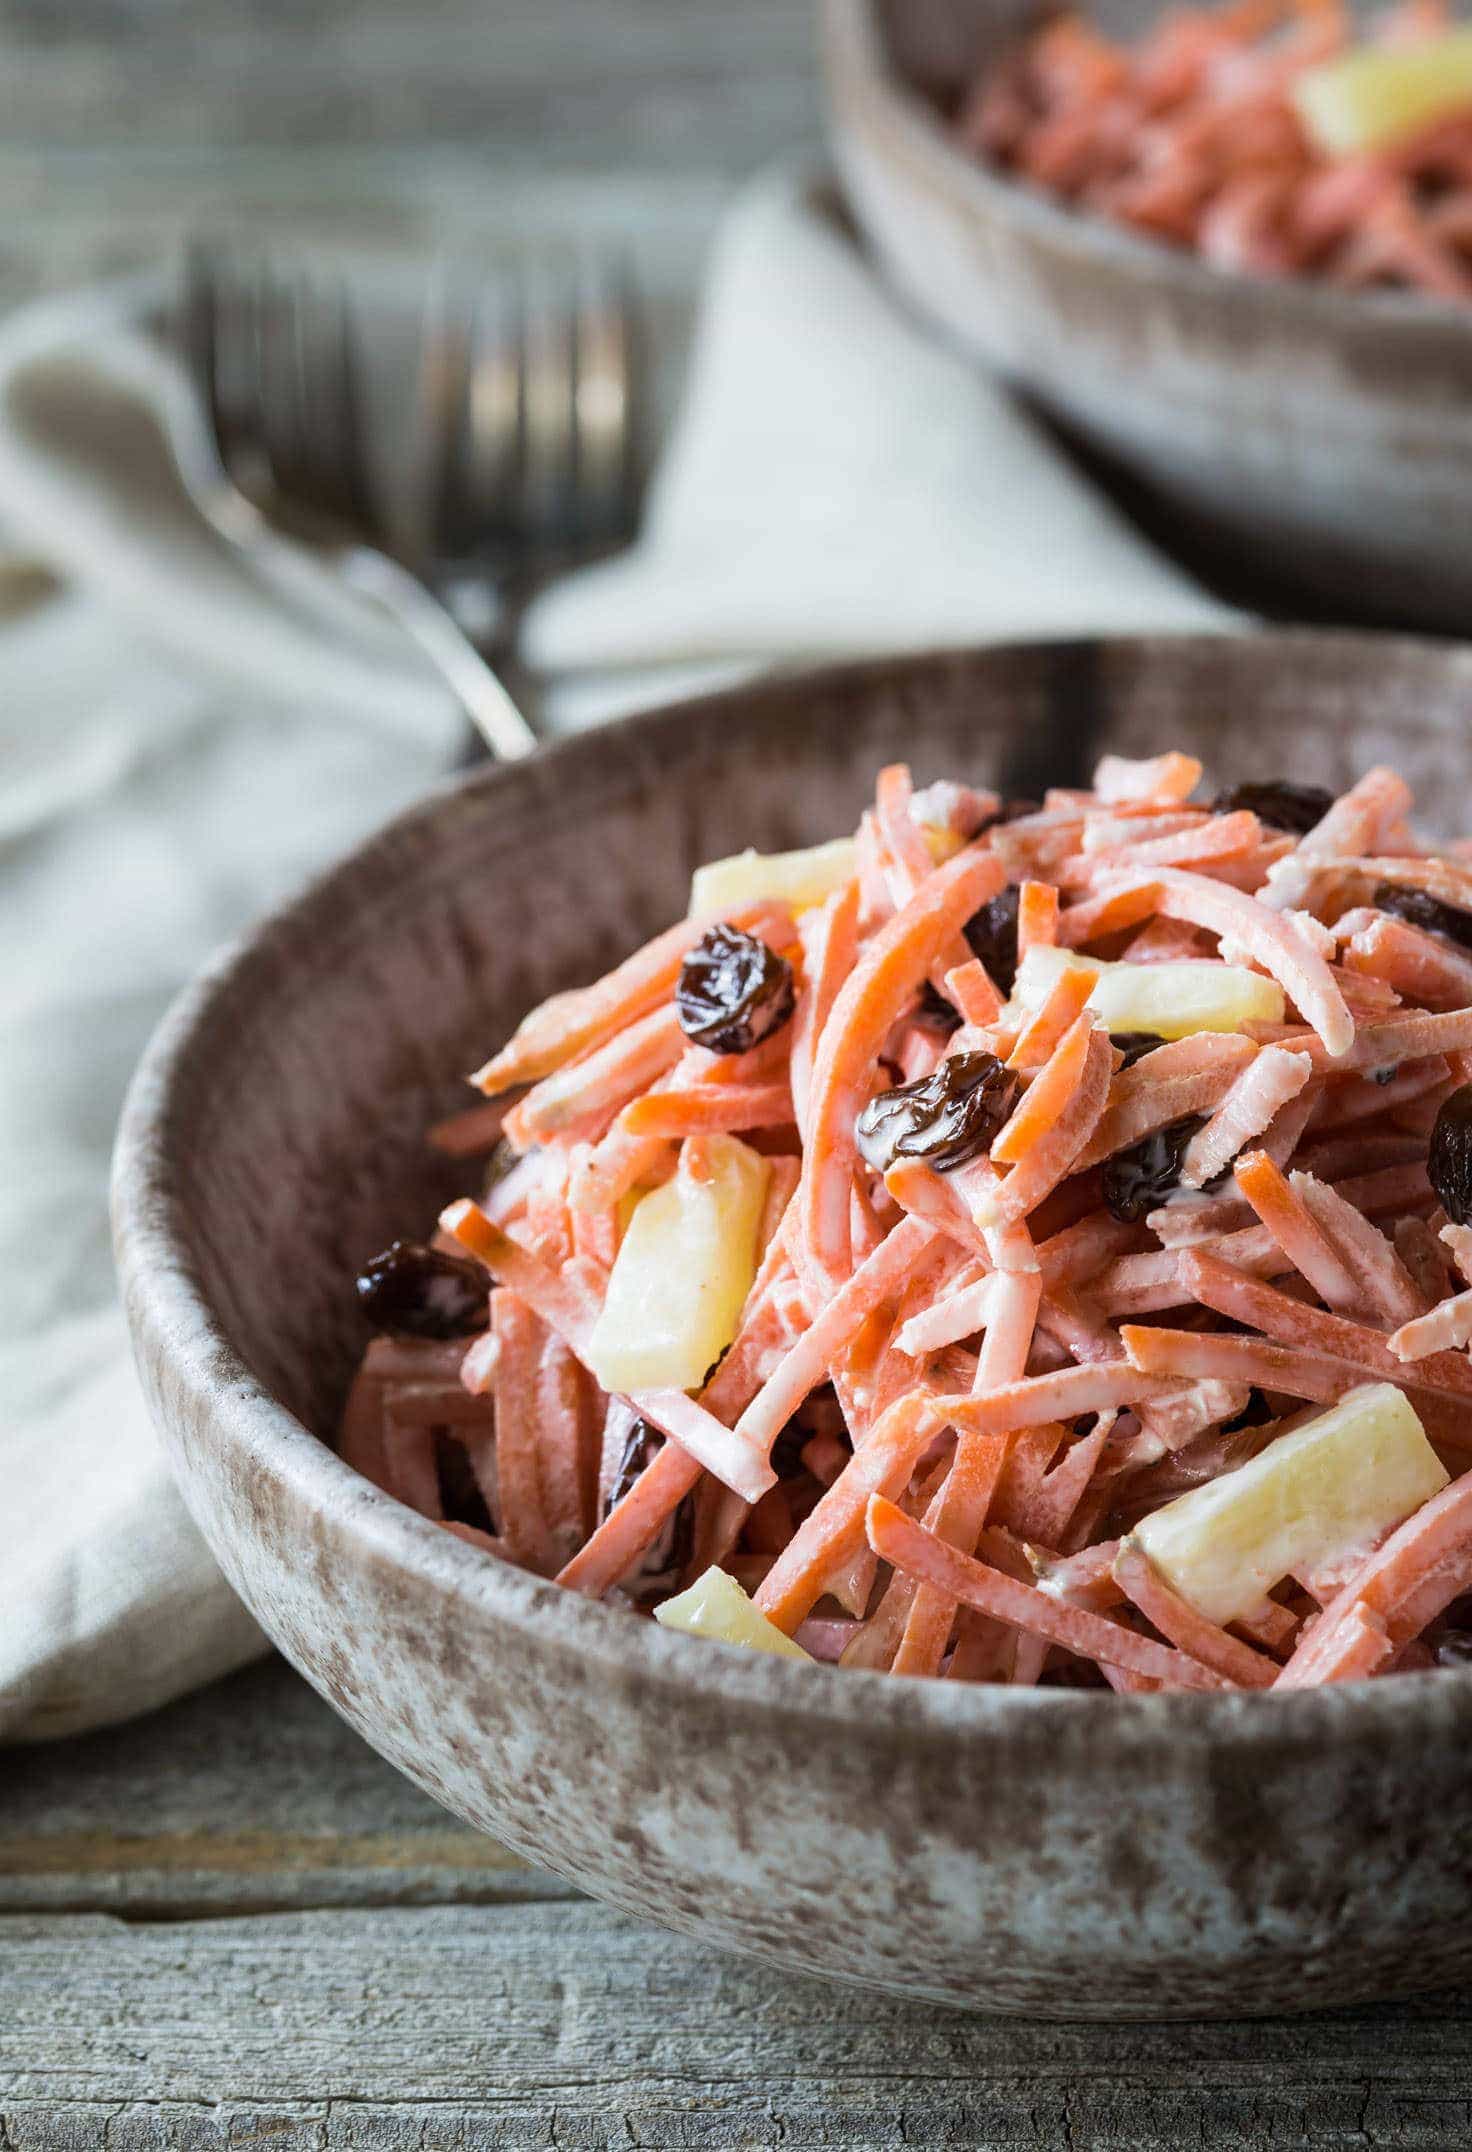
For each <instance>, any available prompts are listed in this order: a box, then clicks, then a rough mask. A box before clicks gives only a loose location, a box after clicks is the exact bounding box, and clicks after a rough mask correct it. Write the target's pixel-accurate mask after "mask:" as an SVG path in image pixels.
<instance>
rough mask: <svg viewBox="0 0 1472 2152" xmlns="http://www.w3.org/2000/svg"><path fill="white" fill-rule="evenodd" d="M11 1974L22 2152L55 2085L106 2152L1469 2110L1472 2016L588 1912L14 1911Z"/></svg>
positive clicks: (5, 2069)
mask: <svg viewBox="0 0 1472 2152" xmlns="http://www.w3.org/2000/svg"><path fill="white" fill-rule="evenodd" d="M0 1965H3V1971H0V2005H3V2007H0V2111H3V2112H4V2114H5V2116H6V2127H7V2128H8V2130H9V2147H10V2152H21V2148H24V2152H30V2147H31V2146H32V2145H33V2144H38V2143H48V2142H49V2143H55V2142H58V2141H59V2140H58V2138H57V2137H56V2135H55V2134H54V2132H55V2130H56V2128H57V2125H58V2122H59V2120H60V2119H61V2117H60V2115H59V2114H58V2103H57V2100H56V2092H57V2086H58V2080H59V2079H61V2080H64V2081H65V2082H66V2083H67V2086H68V2092H69V2099H68V2100H67V2101H66V2102H64V2103H62V2105H63V2107H64V2108H65V2109H66V2110H69V2114H70V2116H72V2117H75V2118H76V2120H77V2122H78V2124H79V2125H80V2126H82V2127H86V2126H88V2125H89V2124H90V2126H92V2127H93V2128H96V2126H97V2124H98V2123H99V2122H100V2121H101V2119H102V2118H103V2116H104V2115H105V2114H111V2116H112V2118H113V2119H112V2123H111V2134H110V2136H109V2137H107V2138H105V2139H104V2140H103V2141H104V2142H109V2143H112V2144H114V2145H122V2146H128V2147H132V2146H133V2145H135V2144H136V2145H153V2144H156V2143H163V2144H181V2145H183V2144H191V2145H192V2144H203V2145H211V2144H216V2143H231V2142H238V2141H239V2140H240V2138H241V2137H244V2136H248V2137H249V2138H250V2139H251V2140H252V2141H259V2140H260V2139H262V2138H267V2137H269V2138H270V2140H271V2141H272V2142H273V2143H276V2142H285V2143H286V2144H287V2145H295V2144H296V2143H302V2144H304V2145H307V2144H310V2145H317V2146H322V2145H326V2146H334V2147H335V2146H338V2145H344V2146H346V2145H358V2144H366V2145H371V2146H375V2147H376V2146H380V2145H390V2144H394V2145H397V2144H400V2143H404V2144H412V2143H415V2142H416V2141H417V2137H416V2132H417V2131H418V2130H419V2129H420V2128H421V2127H426V2137H425V2141H426V2142H427V2143H430V2144H435V2143H441V2142H443V2143H450V2144H453V2143H456V2142H461V2141H463V2142H468V2143H474V2144H481V2143H488V2144H501V2143H512V2144H518V2145H531V2144H556V2145H565V2146H590V2147H591V2146H600V2147H601V2146H604V2145H619V2146H645V2145H692V2146H732V2145H777V2144H782V2145H789V2146H790V2145H793V2144H815V2145H846V2146H869V2145H874V2146H880V2145H884V2146H889V2145H911V2146H916V2145H918V2146H932V2145H940V2144H959V2145H977V2146H1027V2147H1045V2146H1047V2147H1058V2146H1067V2147H1072V2148H1075V2152H1082V2148H1084V2147H1090V2148H1093V2147H1100V2148H1103V2147H1124V2146H1128V2147H1133V2148H1141V2147H1146V2146H1159V2147H1161V2148H1162V2152H1163V2148H1167V2147H1168V2148H1170V2152H1178V2148H1180V2147H1182V2146H1185V2145H1192V2144H1198V2143H1203V2142H1204V2143H1207V2144H1210V2145H1212V2146H1235V2147H1242V2148H1244V2152H1246V2148H1253V2152H1257V2148H1267V2147H1279V2146H1284V2147H1286V2146H1289V2145H1292V2146H1304V2145H1308V2146H1316V2145H1319V2146H1332V2145H1359V2146H1364V2147H1389V2146H1395V2147H1402V2146H1413V2145H1414V2146H1425V2147H1428V2148H1431V2147H1435V2148H1437V2152H1450V2148H1451V2147H1452V2146H1453V2145H1455V2144H1458V2143H1460V2142H1465V2139H1466V2132H1467V2128H1468V2124H1469V2119H1472V2110H1469V2105H1468V2101H1467V2097H1466V2087H1467V2069H1468V2058H1469V2046H1472V2020H1469V2014H1468V2012H1467V2011H1466V2009H1465V2006H1461V2007H1459V2006H1456V2005H1454V2004H1450V2003H1447V2002H1445V2001H1442V2002H1432V2003H1429V2004H1428V2003H1421V2004H1418V2005H1405V2006H1402V2007H1400V2008H1398V2009H1394V2010H1386V2011H1383V2012H1380V2013H1376V2014H1375V2017H1374V2019H1373V2020H1371V2019H1369V2018H1367V2017H1365V2016H1359V2015H1356V2016H1346V2017H1336V2018H1331V2019H1327V2020H1323V2021H1320V2022H1317V2023H1310V2024H1307V2025H1305V2024H1293V2023H1278V2024H1272V2023H1269V2024H1265V2025H1260V2026H1257V2027H1243V2026H1231V2025H1226V2026H1221V2025H1218V2026H1177V2027H1174V2028H1149V2027H1142V2026H1132V2027H1114V2028H1110V2029H1104V2028H1093V2029H1092V2030H1082V2029H1079V2028H1074V2027H1069V2026H1063V2025H1042V2024H1015V2023H1014V2024H1010V2025H1007V2024H1003V2023H999V2022H997V2021H987V2020H985V2019H981V2020H978V2019H971V2018H965V2017H961V2016H958V2015H954V2014H951V2013H946V2012H937V2011H932V2010H929V2009H926V2008H918V2007H908V2006H904V2005H896V2004H893V2003H890V2002H887V2001H885V2000H884V1999H883V1998H882V1997H876V1996H874V1995H870V1994H864V1993H861V1992H859V1991H856V1990H850V1989H847V1988H843V1987H839V1986H833V1985H828V1984H820V1983H817V1982H810V1981H803V1980H793V1979H789V1978H786V1977H784V1976H783V1975H781V1974H777V1973H772V1972H769V1971H766V1970H764V1969H762V1968H760V1967H758V1966H755V1965H752V1964H748V1963H746V1962H744V1961H742V1960H739V1959H735V1958H730V1957H721V1956H717V1955H714V1954H712V1953H710V1952H708V1951H706V1950H704V1949H702V1948H701V1947H700V1946H699V1945H697V1944H693V1943H690V1942H687V1941H684V1940H682V1939H678V1938H672V1937H667V1936H654V1935H651V1934H650V1932H649V1931H648V1930H646V1929H642V1928H640V1927H638V1926H636V1925H635V1924H634V1923H632V1922H630V1921H628V1920H625V1919H622V1918H620V1917H617V1916H615V1915H612V1914H609V1913H606V1912H604V1911H603V1910H601V1909H600V1908H598V1907H595V1906H592V1905H586V1904H572V1905H554V1906H504V1907H500V1908H495V1909H492V1908H450V1907H439V1908H431V1909H424V1910H402V1911H396V1912H391V1913H384V1912H380V1913H367V1912H349V1911H340V1912H324V1913H318V1914H308V1915H290V1916H283V1917H279V1918H276V1919H247V1920H228V1921H208V1922H198V1923H193V1924H190V1925H189V1926H188V1927H187V1928H184V1929H181V1928H180V1927H178V1926H175V1925H172V1924H157V1925H141V1926H140V1925H129V1924H126V1923H122V1922H117V1921H112V1920H108V1919H103V1918H88V1919H74V1920H56V1919H46V1918H40V1919H37V1918H26V1917H23V1916H12V1917H11V1918H10V1919H8V1920H6V1921H5V1922H3V1923H0ZM1372 2042H1373V2056H1372ZM43 2117H44V2119H45V2128H46V2129H47V2130H48V2131H51V2132H53V2134H52V2135H50V2136H49V2137H43V2136H38V2135H37V2134H36V2128H37V2125H38V2124H39V2123H40V2122H41V2120H42V2118H43ZM278 2130H279V2133H280V2134H279V2136H278ZM232 2133H233V2134H232ZM3 2141H4V2140H0V2142H3Z"/></svg>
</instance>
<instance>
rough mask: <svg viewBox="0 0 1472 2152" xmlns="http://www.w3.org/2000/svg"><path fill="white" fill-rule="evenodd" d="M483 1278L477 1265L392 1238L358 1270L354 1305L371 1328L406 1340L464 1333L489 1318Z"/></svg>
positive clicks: (463, 1334)
mask: <svg viewBox="0 0 1472 2152" xmlns="http://www.w3.org/2000/svg"><path fill="white" fill-rule="evenodd" d="M488 1285H489V1281H488V1279H487V1277H486V1273H485V1272H484V1271H483V1270H482V1269H481V1267H480V1265H479V1264H478V1263H469V1262H467V1261H466V1260H465V1258H464V1257H463V1256H459V1255H446V1254H445V1253H444V1251H443V1250H442V1249H439V1248H426V1247H424V1246H423V1245H422V1244H421V1243H420V1242H418V1241H414V1240H396V1241H395V1242H394V1243H393V1245H392V1246H391V1247H388V1248H385V1249H384V1251H383V1253H382V1255H375V1256H374V1258H373V1260H372V1262H371V1263H365V1264H364V1265H363V1268H362V1270H361V1271H360V1272H359V1274H358V1305H359V1307H360V1308H361V1309H362V1310H363V1313H364V1314H365V1315H366V1316H367V1318H368V1320H369V1322H370V1323H371V1324H372V1325H373V1327H374V1329H375V1330H398V1331H402V1332H403V1334H404V1335H405V1336H406V1337H411V1338H460V1337H468V1336H469V1335H470V1333H471V1332H472V1331H473V1330H484V1329H485V1327H486V1323H487V1321H488V1320H489V1315H488V1309H487V1300H486V1295H487V1291H488Z"/></svg>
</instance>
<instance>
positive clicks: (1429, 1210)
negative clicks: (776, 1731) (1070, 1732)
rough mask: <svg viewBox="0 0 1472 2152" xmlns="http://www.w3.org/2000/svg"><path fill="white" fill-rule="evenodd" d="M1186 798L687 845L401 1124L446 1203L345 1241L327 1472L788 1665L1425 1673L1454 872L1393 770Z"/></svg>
mask: <svg viewBox="0 0 1472 2152" xmlns="http://www.w3.org/2000/svg"><path fill="white" fill-rule="evenodd" d="M1201 775H1202V772H1201V766H1200V764H1199V763H1198V762H1196V761H1195V760H1194V759H1193V758H1191V757H1190V756H1187V755H1183V754H1177V753H1166V754H1162V755H1158V756H1155V757H1152V758H1149V759H1146V760H1142V761H1129V760H1125V759H1122V758H1119V757H1116V756H1112V755H1111V756H1106V757H1105V758H1104V759H1103V761H1102V762H1101V763H1100V764H1099V767H1098V769H1097V770H1096V772H1095V775H1094V780H1093V784H1092V786H1091V788H1090V789H1089V790H1087V791H1071V790H1058V791H1054V792H1050V793H1049V794H1048V796H1047V797H1046V799H1044V800H1043V801H1042V802H1041V803H1037V802H1029V801H1014V802H1010V803H1004V802H1003V801H1001V800H1000V799H998V798H997V797H996V796H995V795H994V794H992V793H990V792H986V791H980V790H976V789H974V788H972V787H970V786H967V785H964V784H957V783H951V782H941V783H936V784H931V785H928V786H926V787H925V788H924V789H923V790H918V791H917V790H916V789H914V787H913V786H912V783H911V778H910V773H909V771H908V770H907V769H905V768H904V767H903V766H900V765H896V766H894V767H891V768H888V769H885V770H883V771H881V772H880V774H879V778H878V783H877V787H876V792H875V797H874V802H873V805H872V806H871V807H870V808H869V809H868V810H867V811H866V812H865V813H864V815H863V817H862V819H861V821H860V823H859V827H858V829H857V831H856V832H855V833H854V835H853V836H852V837H846V838H836V839H832V840H830V841H828V842H826V843H823V844H820V845H817V846H815V847H813V848H811V849H809V850H805V851H800V852H786V853H779V854H776V855H762V854H760V853H757V852H754V851H748V852H744V853H740V854H738V855H736V856H734V857H732V858H730V859H726V860H721V861H717V862H715V863H714V864H711V865H707V866H703V867H701V868H700V869H699V870H698V871H697V872H696V874H695V877H694V882H693V885H692V891H691V907H690V914H689V916H688V917H687V918H685V919H684V920H681V921H680V922H678V923H677V924H675V925H673V926H671V927H670V928H669V929H668V930H667V931H666V932H664V933H663V934H661V935H659V936H657V937H656V939H655V940H654V941H652V942H650V943H649V944H648V945H647V946H646V947H645V948H643V949H641V950H639V951H637V952H636V953H635V954H634V955H632V956H630V957H629V958H628V959H627V960H626V961H625V962H623V963H622V964H620V965H618V966H617V967H616V969H614V970H613V971H611V972H609V973H608V974H607V975H606V977H604V978H602V979H599V980H597V981H595V982H593V983H592V984H590V985H587V986H585V987H582V988H579V989H577V990H575V991H572V992H569V993H563V994H558V995H555V996H554V997H553V998H552V999H551V1000H550V1001H548V1002H546V1003H544V1004H543V1005H542V1006H541V1007H540V1008H538V1009H535V1010H533V1011H532V1012H531V1014H530V1015H528V1016H527V1017H526V1018H525V1020H524V1021H523V1022H522V1024H521V1025H520V1026H519V1028H518V1029H517V1031H516V1032H515V1034H514V1035H513V1036H512V1038H511V1039H510V1040H509V1041H507V1042H506V1043H505V1044H504V1045H503V1046H502V1047H500V1048H499V1050H498V1051H497V1052H496V1053H494V1054H493V1055H492V1057H491V1059H490V1060H489V1061H488V1062H487V1063H486V1064H485V1066H484V1067H483V1068H482V1069H481V1070H480V1071H479V1072H478V1073H477V1074H476V1076H475V1077H474V1078H473V1079H472V1081H473V1082H474V1084H475V1086H476V1087H477V1089H478V1090H479V1091H480V1092H481V1093H482V1094H484V1095H483V1097H482V1099H481V1101H480V1102H479V1103H478V1104H477V1105H475V1106H473V1107H471V1108H470V1109H469V1110H468V1111H467V1112H465V1113H463V1114H457V1115H455V1116H454V1117H453V1118H452V1119H451V1120H449V1121H447V1122H443V1123H441V1124H439V1125H438V1127H436V1128H435V1129H434V1130H432V1131H431V1140H432V1142H433V1143H434V1144H435V1145H436V1146H437V1147H438V1148H439V1149H440V1150H441V1151H442V1152H448V1153H450V1154H451V1155H454V1156H457V1157H462V1158H464V1159H465V1160H466V1161H467V1163H468V1164H469V1165H472V1166H473V1167H474V1170H475V1172H476V1176H477V1185H478V1194H477V1196H475V1197H466V1198H465V1199H463V1200H461V1201H459V1202H457V1203H454V1204H452V1205H451V1206H450V1208H449V1209H448V1210H446V1211H445V1212H444V1213H443V1215H442V1217H441V1219H440V1221H439V1226H438V1230H437V1231H436V1232H435V1234H434V1235H433V1237H432V1239H430V1240H429V1241H427V1242H422V1243H421V1242H415V1241H398V1242H395V1243H394V1245H393V1246H392V1247H391V1248H390V1249H388V1250H386V1251H384V1252H383V1254H381V1255H379V1256H376V1257H374V1258H373V1259H372V1260H371V1261H370V1262H368V1263H367V1264H366V1265H365V1267H364V1270H363V1273H362V1275H361V1277H360V1279H359V1281H358V1293H359V1300H360V1304H361V1307H362V1310H363V1313H364V1316H365V1318H366V1320H367V1323H368V1326H369V1329H370V1330H371V1332H372V1333H373V1334H372V1336H371V1338H370V1340H369V1342H368V1344H367V1349H366V1351H365V1354H364V1357H363V1360H362V1364H361V1367H360V1370H359V1372H358V1375H357V1377H356V1380H355V1381H354V1383H353V1386H352V1390H351V1393H350V1395H349V1398H348V1402H347V1406H346V1410H345V1413H344V1418H343V1424H342V1434H341V1449H342V1454H343V1456H344V1457H345V1458H346V1460H347V1461H348V1462H349V1463H350V1464H352V1465H353V1466H355V1467H356V1469H357V1470H358V1471H360V1472H362V1473H364V1474H365V1475H366V1476H367V1477H368V1478H369V1479H371V1480H372V1481H374V1482H375V1483H376V1484H377V1485H378V1486H379V1487H380V1488H382V1489H383V1490H384V1491H385V1492H387V1493H388V1494H390V1495H392V1496H394V1497H396V1498H397V1499H398V1500H400V1501H402V1502H405V1503H408V1504H409V1505H411V1506H412V1507H413V1508H415V1509H416V1510H418V1511H419V1512H420V1513H421V1514H422V1515H423V1516H425V1517H427V1518H429V1519H432V1520H433V1521H435V1522H436V1523H437V1524H440V1525H442V1526H443V1527H444V1528H446V1529H447V1530H450V1531H452V1532H454V1533H456V1534H457V1535H458V1536H459V1537H460V1538H461V1539H462V1540H464V1541H465V1542H467V1543H468V1544H469V1545H470V1546H472V1547H474V1548H475V1549H477V1550H479V1551H481V1552H482V1553H483V1554H484V1555H485V1556H486V1557H487V1558H489V1559H495V1560H498V1561H503V1562H508V1563H511V1564H514V1565H515V1566H517V1567H519V1568H521V1569H524V1570H526V1571H529V1572H531V1573H532V1574H534V1575H537V1576H540V1577H545V1578H551V1579H555V1580H556V1581H557V1582H558V1583H559V1584H561V1585H563V1586H564V1587H566V1588H567V1589H569V1590H572V1591H577V1592H581V1593H584V1594H586V1595H588V1596H590V1597H594V1598H602V1599H607V1600H610V1601H614V1602H617V1603H618V1604H620V1605H622V1606H624V1607H625V1608H627V1609H629V1610H630V1611H631V1613H636V1614H637V1613H644V1614H650V1613H652V1614H653V1616H654V1618H655V1619H656V1620H657V1621H659V1622H660V1623H662V1624H663V1625H664V1626H665V1627H667V1628H669V1629H672V1630H682V1631H684V1632H686V1633H688V1634H690V1635H692V1636H696V1637H701V1638H707V1639H710V1638H714V1639H716V1640H718V1641H721V1642H724V1643H726V1644H729V1645H736V1646H740V1647H744V1648H747V1649H754V1650H757V1651H764V1652H771V1653H775V1654H779V1655H782V1656H786V1657H791V1658H799V1659H803V1658H807V1659H812V1658H818V1659H824V1660H829V1661H835V1662H837V1663H839V1664H841V1665H842V1666H845V1667H860V1668H867V1669H871V1670H878V1671H885V1672H891V1673H897V1674H911V1675H927V1676H930V1677H932V1678H938V1679H944V1680H951V1681H980V1682H991V1683H1005V1684H1012V1685H1029V1684H1036V1683H1047V1684H1051V1685H1065V1686H1083V1687H1103V1686H1106V1685H1107V1686H1108V1687H1110V1688H1113V1689H1116V1690H1132V1691H1137V1690H1157V1689H1198V1690H1217V1689H1231V1688H1274V1687H1281V1688H1298V1687H1303V1686H1306V1685H1311V1684H1317V1683H1321V1682H1327V1681H1338V1680H1345V1679H1349V1678H1353V1677H1364V1676H1377V1675H1382V1674H1389V1673H1405V1672H1413V1671H1416V1670H1426V1669H1431V1668H1433V1667H1436V1666H1438V1665H1450V1664H1453V1663H1456V1662H1458V1661H1460V1660H1462V1659H1464V1658H1467V1657H1469V1656H1472V1623H1469V1624H1468V1628H1467V1629H1465V1630H1464V1628H1463V1626H1462V1622H1463V1619H1464V1614H1465V1611H1466V1610H1464V1609H1463V1608H1462V1606H1460V1605H1459V1601H1461V1600H1462V1598H1463V1596H1464V1595H1469V1597H1468V1606H1469V1609H1472V1471H1469V1469H1468V1468H1469V1465H1472V1359H1469V1355H1468V1345H1469V1341H1472V1290H1468V1288H1469V1287H1472V848H1469V847H1468V846H1466V845H1452V846H1449V847H1441V848H1437V847H1433V846H1428V845H1425V844H1423V843H1421V842H1420V841H1418V839H1417V838H1416V836H1415V835H1414V833H1413V831H1412V829H1411V827H1410V823H1409V820H1408V817H1409V815H1410V811H1411V805H1412V802H1411V798H1410V794H1409V791H1408V788H1407V786H1406V785H1405V784H1404V782H1403V781H1402V780H1401V779H1400V778H1399V777H1398V776H1397V775H1396V774H1395V773H1394V772H1393V771H1391V770H1388V769H1374V770H1371V771H1369V772H1368V773H1367V774H1366V775H1365V776H1364V777H1362V778H1361V779H1360V780H1359V782H1358V783H1356V784H1354V785H1353V786H1351V787H1350V789H1349V790H1348V791H1346V792H1344V793H1343V794H1342V795H1340V796H1339V797H1337V798H1336V797H1335V796H1333V795H1332V794H1331V793H1329V792H1328V791H1321V790H1319V789H1317V788H1315V787H1312V786H1305V785H1302V784H1290V783H1287V782H1282V783H1258V784H1251V785H1244V786H1239V787H1237V788H1236V789H1235V790H1233V791H1230V792H1225V793H1220V794H1218V795H1217V797H1216V798H1215V799H1214V800H1212V801H1210V802H1209V803H1205V802H1203V801H1201V800H1200V799H1198V797H1197V792H1198V788H1199V786H1200V781H1201ZM482 1159H485V1160H488V1163H487V1164H485V1165H482V1166H474V1162H475V1161H476V1160H482Z"/></svg>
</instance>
